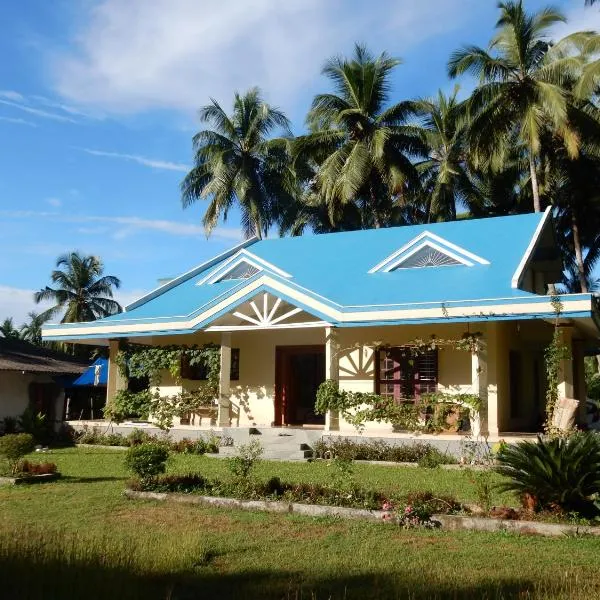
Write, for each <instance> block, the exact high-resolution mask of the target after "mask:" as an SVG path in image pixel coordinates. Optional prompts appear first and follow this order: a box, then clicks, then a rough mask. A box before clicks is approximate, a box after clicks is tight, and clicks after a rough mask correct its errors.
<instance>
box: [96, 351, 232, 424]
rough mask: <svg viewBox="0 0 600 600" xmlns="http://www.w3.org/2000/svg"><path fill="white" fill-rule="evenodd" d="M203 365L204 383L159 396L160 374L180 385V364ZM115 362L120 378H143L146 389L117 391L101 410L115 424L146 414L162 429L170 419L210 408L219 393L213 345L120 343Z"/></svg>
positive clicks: (216, 352) (217, 363) (218, 362)
mask: <svg viewBox="0 0 600 600" xmlns="http://www.w3.org/2000/svg"><path fill="white" fill-rule="evenodd" d="M184 361H185V362H187V363H188V364H189V365H190V366H195V365H203V366H204V368H205V370H206V381H202V383H201V385H200V386H199V387H198V389H196V390H183V391H182V392H181V393H179V394H175V395H173V396H161V395H160V393H159V391H158V389H157V388H158V386H159V385H160V383H161V377H162V373H163V372H164V371H168V372H169V373H170V374H171V376H172V377H173V379H174V380H175V382H176V383H177V384H180V383H181V364H182V362H184ZM116 363H117V366H118V368H119V371H120V373H121V375H122V376H123V377H126V378H135V379H141V380H143V379H146V380H147V381H148V387H147V388H146V389H144V390H142V391H140V392H131V391H129V390H120V391H118V392H117V393H116V394H115V396H114V398H113V399H112V400H111V401H110V402H109V403H108V404H107V406H106V408H105V409H104V416H105V418H107V419H110V420H112V421H115V422H117V423H119V422H122V421H123V420H124V419H125V418H127V417H129V416H132V415H136V416H138V417H139V418H142V419H147V418H148V417H149V416H150V415H152V418H153V420H154V422H155V423H156V424H157V425H158V426H159V427H160V428H162V429H169V428H170V427H172V425H173V418H174V417H176V416H183V415H185V414H189V413H193V412H197V411H198V410H199V409H200V408H202V407H208V406H212V405H213V403H214V400H215V398H217V397H218V393H219V377H220V370H221V366H220V352H219V347H218V346H217V345H215V344H205V345H203V346H143V345H140V344H122V345H121V347H120V348H119V352H118V353H117V356H116Z"/></svg>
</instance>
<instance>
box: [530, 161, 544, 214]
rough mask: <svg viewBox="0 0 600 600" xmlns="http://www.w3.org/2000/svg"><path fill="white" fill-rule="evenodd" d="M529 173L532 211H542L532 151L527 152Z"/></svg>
mask: <svg viewBox="0 0 600 600" xmlns="http://www.w3.org/2000/svg"><path fill="white" fill-rule="evenodd" d="M529 174H530V176H531V191H532V192H533V210H534V212H536V213H537V212H542V206H541V204H540V188H539V185H538V178H537V173H536V172H535V157H534V156H533V153H531V152H530V153H529Z"/></svg>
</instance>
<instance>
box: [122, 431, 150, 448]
mask: <svg viewBox="0 0 600 600" xmlns="http://www.w3.org/2000/svg"><path fill="white" fill-rule="evenodd" d="M151 438H152V436H151V435H150V434H149V433H148V432H147V431H144V430H143V429H134V430H133V431H132V432H131V433H130V434H129V435H128V436H127V438H126V441H127V445H128V446H139V445H140V444H145V443H146V442H150V441H152V440H151Z"/></svg>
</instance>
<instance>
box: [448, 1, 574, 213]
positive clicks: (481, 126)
mask: <svg viewBox="0 0 600 600" xmlns="http://www.w3.org/2000/svg"><path fill="white" fill-rule="evenodd" d="M499 8H500V11H501V14H500V18H499V19H498V22H497V24H496V28H497V30H498V32H497V34H496V36H495V37H494V38H493V39H492V41H491V43H490V51H492V52H493V54H490V53H489V52H488V51H486V50H484V49H483V48H479V47H476V46H469V47H466V48H463V49H462V50H458V51H456V52H454V53H453V54H452V56H451V58H450V61H449V63H448V73H449V75H450V77H453V78H454V77H457V76H458V75H461V74H463V73H467V72H468V73H471V74H473V75H475V76H477V77H479V78H480V84H479V87H478V88H477V89H476V90H475V91H474V92H473V95H472V96H471V98H470V99H469V110H470V113H471V118H472V120H471V124H470V127H469V133H470V142H471V144H472V145H473V148H474V151H475V156H479V157H483V158H481V160H488V161H489V160H490V158H491V159H494V158H498V152H497V151H498V149H500V150H502V149H505V148H506V146H507V145H508V143H509V142H510V141H512V139H513V133H514V132H516V133H517V135H518V138H519V141H520V142H522V143H523V144H524V145H525V147H526V149H527V153H528V161H529V174H530V184H531V188H532V194H533V206H534V210H535V211H536V212H539V211H540V210H541V202H540V190H539V183H538V173H537V168H538V159H539V153H540V137H541V134H542V131H543V129H544V127H545V126H546V124H548V123H549V124H550V125H551V127H552V129H553V131H554V133H555V134H556V135H557V136H559V137H560V138H561V140H562V142H563V144H564V146H565V148H566V149H567V151H568V154H569V157H570V158H575V157H576V156H577V153H578V151H579V142H578V138H577V135H576V134H575V132H574V131H573V130H572V128H571V127H570V124H569V118H568V104H569V97H568V96H569V95H568V92H567V91H566V90H565V89H564V87H563V86H562V81H563V78H564V76H565V74H566V73H569V72H570V71H571V70H572V67H573V63H574V62H576V59H574V58H573V57H571V56H563V57H561V58H557V57H553V60H552V61H550V62H549V61H547V60H546V56H547V54H548V52H549V50H550V48H551V47H552V45H551V43H550V42H549V41H548V39H547V35H548V32H549V29H550V28H551V27H552V26H553V25H555V24H556V23H559V22H564V21H565V17H564V16H563V15H562V14H561V13H560V12H558V11H556V10H554V9H552V8H545V9H543V10H541V11H539V12H537V13H535V14H528V13H526V12H525V9H524V8H523V3H522V0H518V1H511V2H501V3H500V4H499ZM500 154H501V152H500Z"/></svg>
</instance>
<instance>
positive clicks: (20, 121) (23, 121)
mask: <svg viewBox="0 0 600 600" xmlns="http://www.w3.org/2000/svg"><path fill="white" fill-rule="evenodd" d="M0 121H5V122H6V123H13V124H15V125H29V126H30V127H37V125H36V124H35V123H32V122H31V121H27V120H26V119H20V118H13V117H0Z"/></svg>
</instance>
